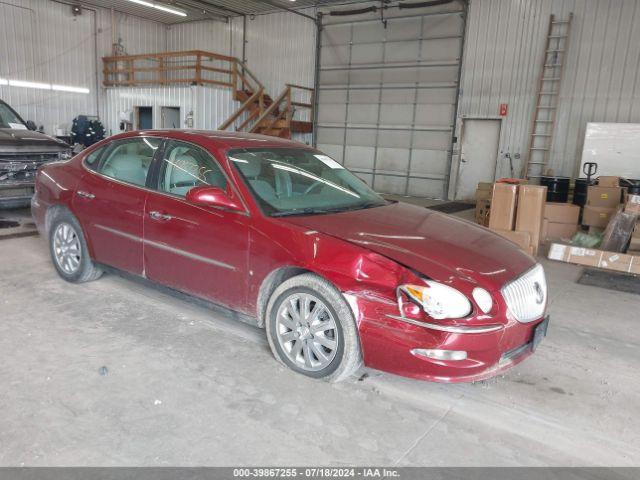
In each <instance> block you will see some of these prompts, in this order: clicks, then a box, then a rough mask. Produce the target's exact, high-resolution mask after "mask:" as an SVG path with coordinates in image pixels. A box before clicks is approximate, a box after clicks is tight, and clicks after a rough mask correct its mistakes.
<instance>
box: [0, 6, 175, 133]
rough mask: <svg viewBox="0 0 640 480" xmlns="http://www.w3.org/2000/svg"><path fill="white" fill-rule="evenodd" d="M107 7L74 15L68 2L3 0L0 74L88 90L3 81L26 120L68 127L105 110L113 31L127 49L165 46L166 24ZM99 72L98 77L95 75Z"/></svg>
mask: <svg viewBox="0 0 640 480" xmlns="http://www.w3.org/2000/svg"><path fill="white" fill-rule="evenodd" d="M113 20H114V25H115V32H113V31H112V25H111V21H112V16H111V12H110V11H109V10H104V9H97V10H91V9H87V8H84V9H83V12H82V15H79V16H74V15H73V14H72V13H71V7H70V6H69V5H65V4H61V3H57V2H51V1H49V0H10V1H7V2H4V1H3V2H0V78H10V79H15V80H26V81H31V82H46V83H54V84H59V85H70V86H75V87H84V88H88V89H89V90H90V93H89V94H82V93H69V92H59V91H51V90H37V89H32V88H23V87H11V86H6V85H2V86H0V98H2V99H3V100H5V101H6V102H7V103H9V104H10V105H12V106H13V107H14V108H15V109H16V110H17V111H18V113H20V114H21V115H22V116H23V117H24V118H25V119H30V120H34V121H35V122H36V123H37V124H38V125H43V126H44V128H45V131H46V132H47V133H55V127H56V126H58V125H64V126H66V127H70V125H71V121H72V120H73V118H74V117H75V116H76V115H79V114H86V115H97V114H98V113H102V111H103V110H104V95H103V91H102V87H101V82H102V61H101V58H102V57H103V56H105V55H109V54H110V52H111V44H112V41H113V40H112V38H113V36H114V35H113V34H114V33H115V39H116V41H117V40H118V38H121V39H122V43H123V45H124V46H125V48H126V50H127V52H129V53H142V52H148V51H163V50H165V49H166V27H165V26H164V25H161V24H159V23H156V22H150V21H145V20H142V19H140V18H138V17H132V16H128V15H122V14H118V13H115V14H114V15H113ZM96 76H97V80H96Z"/></svg>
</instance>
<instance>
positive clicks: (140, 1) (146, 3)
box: [129, 0, 187, 17]
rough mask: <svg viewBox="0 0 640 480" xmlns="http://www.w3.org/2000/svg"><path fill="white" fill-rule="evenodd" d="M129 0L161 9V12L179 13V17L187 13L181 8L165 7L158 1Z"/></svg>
mask: <svg viewBox="0 0 640 480" xmlns="http://www.w3.org/2000/svg"><path fill="white" fill-rule="evenodd" d="M129 1H130V2H131V3H136V4H138V5H142V6H144V7H149V8H155V9H156V10H162V11H163V12H167V13H173V14H174V15H180V16H181V17H186V16H187V14H186V13H185V12H183V11H182V10H176V9H175V8H169V7H165V6H164V5H160V4H158V3H151V2H146V1H144V0H129Z"/></svg>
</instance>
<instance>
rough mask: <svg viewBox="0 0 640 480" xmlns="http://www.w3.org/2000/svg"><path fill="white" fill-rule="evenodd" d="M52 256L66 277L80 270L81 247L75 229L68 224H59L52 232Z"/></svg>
mask: <svg viewBox="0 0 640 480" xmlns="http://www.w3.org/2000/svg"><path fill="white" fill-rule="evenodd" d="M53 254H54V256H55V259H56V263H57V264H58V266H59V267H60V269H61V270H62V271H63V272H64V273H66V274H67V275H73V274H74V273H76V272H77V271H78V269H79V268H80V261H81V260H82V245H81V244H80V238H79V237H78V233H77V232H76V230H75V228H73V227H72V226H71V225H69V224H68V223H60V224H59V225H58V226H57V227H56V229H55V231H54V232H53Z"/></svg>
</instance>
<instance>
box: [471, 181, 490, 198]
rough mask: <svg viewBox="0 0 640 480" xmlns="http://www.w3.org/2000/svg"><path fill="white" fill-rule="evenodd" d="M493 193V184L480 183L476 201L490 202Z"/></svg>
mask: <svg viewBox="0 0 640 480" xmlns="http://www.w3.org/2000/svg"><path fill="white" fill-rule="evenodd" d="M492 191H493V183H488V182H479V183H478V187H477V188H476V197H475V198H476V201H478V200H489V199H490V198H491V192H492Z"/></svg>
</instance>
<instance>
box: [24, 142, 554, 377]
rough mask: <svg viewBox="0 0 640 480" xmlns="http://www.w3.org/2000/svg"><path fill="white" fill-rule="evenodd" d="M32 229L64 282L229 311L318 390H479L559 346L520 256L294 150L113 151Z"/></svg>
mask: <svg viewBox="0 0 640 480" xmlns="http://www.w3.org/2000/svg"><path fill="white" fill-rule="evenodd" d="M32 211H33V216H34V218H35V221H36V224H37V225H38V228H39V230H40V232H41V233H42V234H43V235H46V238H48V240H49V246H50V250H51V257H52V260H53V264H54V266H55V268H56V270H57V271H58V273H59V274H60V276H61V277H62V278H63V279H65V280H67V281H69V282H85V281H88V280H95V279H97V278H98V277H100V275H101V274H102V271H103V269H104V268H105V266H108V267H111V268H115V269H119V270H123V271H126V272H129V273H131V274H135V275H139V276H142V277H144V278H146V279H148V280H150V281H151V282H155V283H158V284H162V285H164V286H168V287H170V288H172V289H175V290H179V291H181V292H186V293H188V294H190V295H193V296H196V297H201V298H203V299H206V300H209V301H212V302H215V303H216V304H220V305H223V306H225V307H227V308H229V309H233V310H235V311H238V312H240V313H242V314H244V315H246V316H249V317H251V318H253V319H255V321H256V322H257V324H258V325H259V326H261V327H264V328H265V330H266V334H267V337H268V340H269V344H270V346H271V349H272V350H273V353H274V355H275V357H276V358H277V359H278V360H279V361H280V362H282V363H283V364H285V365H286V366H288V367H290V368H291V369H293V370H295V371H297V372H300V373H302V374H305V375H308V376H311V377H318V378H319V377H324V378H327V379H329V380H333V381H335V380H340V379H342V378H345V377H347V376H348V375H349V374H351V373H352V372H354V371H355V370H356V369H357V368H358V366H359V365H360V364H361V363H362V362H364V364H365V365H368V366H370V367H373V368H377V369H380V370H385V371H389V372H392V373H396V374H400V375H405V376H409V377H415V378H421V379H426V380H434V381H444V382H456V381H472V380H479V379H483V378H487V377H490V376H493V375H495V374H496V373H498V372H500V371H503V370H505V369H507V368H509V367H511V366H512V365H514V364H516V363H518V362H520V361H522V360H523V359H524V358H526V357H527V356H529V355H530V354H531V353H532V352H533V351H534V350H535V348H536V346H537V344H538V342H539V341H540V340H541V339H542V337H544V336H545V335H546V329H547V323H548V320H546V319H545V310H546V305H547V287H546V281H545V275H544V271H543V269H542V266H541V265H539V264H537V263H536V262H535V260H534V259H533V258H532V257H530V256H529V255H527V254H525V253H523V252H522V251H521V250H520V249H518V247H517V246H516V245H515V244H513V243H511V242H509V241H507V240H505V239H503V238H502V237H499V236H498V235H495V234H493V233H491V232H490V231H489V230H487V229H485V228H483V227H480V226H477V225H474V224H471V223H469V222H466V221H464V220H460V219H457V218H454V217H450V216H447V215H444V214H441V213H438V212H434V211H430V210H427V209H425V208H421V207H417V206H413V205H408V204H404V203H398V202H390V201H385V200H384V199H383V198H382V197H380V196H379V195H377V194H376V193H375V192H373V191H372V190H371V189H370V188H369V187H368V186H367V185H366V184H365V183H363V182H362V181H361V180H360V179H358V178H357V177H356V176H354V175H353V174H352V173H350V172H349V171H348V170H346V169H345V168H344V167H343V166H342V165H340V164H339V163H337V162H336V161H334V160H333V159H331V158H330V157H328V156H326V155H323V154H322V153H321V152H319V151H317V150H315V149H313V148H310V147H308V146H305V145H301V144H299V143H295V142H291V141H286V140H282V139H277V138H274V137H265V136H258V135H242V134H227V133H220V132H206V131H179V130H170V131H143V132H132V133H127V134H122V135H116V136H114V137H110V138H108V139H106V140H104V141H102V142H100V143H98V144H96V145H94V146H92V147H91V148H89V149H87V150H85V151H84V152H82V153H81V154H79V155H77V156H76V157H74V158H72V159H71V160H68V161H62V162H56V163H53V164H49V165H47V166H45V167H44V168H42V169H41V170H40V171H39V173H38V176H37V181H36V194H35V196H34V197H33V200H32Z"/></svg>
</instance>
